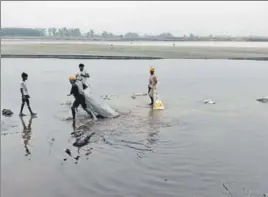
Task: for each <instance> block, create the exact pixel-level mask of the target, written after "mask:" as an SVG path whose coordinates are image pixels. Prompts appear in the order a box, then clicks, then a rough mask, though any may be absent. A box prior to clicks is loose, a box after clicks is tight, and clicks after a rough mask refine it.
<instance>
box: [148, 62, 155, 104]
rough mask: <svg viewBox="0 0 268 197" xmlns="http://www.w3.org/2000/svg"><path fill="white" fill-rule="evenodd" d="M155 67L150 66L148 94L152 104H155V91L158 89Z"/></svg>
mask: <svg viewBox="0 0 268 197" xmlns="http://www.w3.org/2000/svg"><path fill="white" fill-rule="evenodd" d="M154 71H155V68H154V67H153V66H151V67H150V78H149V85H148V96H149V97H150V99H151V103H150V105H153V104H154V92H155V90H156V84H157V78H156V76H155V74H154Z"/></svg>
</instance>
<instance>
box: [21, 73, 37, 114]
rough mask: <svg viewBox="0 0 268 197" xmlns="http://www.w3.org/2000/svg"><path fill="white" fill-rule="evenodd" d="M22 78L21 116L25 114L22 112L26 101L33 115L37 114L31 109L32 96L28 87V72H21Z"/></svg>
mask: <svg viewBox="0 0 268 197" xmlns="http://www.w3.org/2000/svg"><path fill="white" fill-rule="evenodd" d="M21 78H22V81H21V82H20V92H21V97H22V104H21V109H20V114H19V115H20V116H25V114H23V113H22V111H23V108H24V105H25V103H26V104H27V106H28V109H29V111H30V113H31V115H32V116H36V113H34V112H33V111H32V109H31V106H30V100H29V98H30V96H29V93H28V88H27V83H26V81H27V79H28V74H26V73H24V72H23V73H22V74H21Z"/></svg>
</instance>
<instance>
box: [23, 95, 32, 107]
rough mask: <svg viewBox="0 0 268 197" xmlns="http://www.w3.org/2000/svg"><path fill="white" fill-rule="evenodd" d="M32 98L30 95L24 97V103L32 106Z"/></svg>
mask: <svg viewBox="0 0 268 197" xmlns="http://www.w3.org/2000/svg"><path fill="white" fill-rule="evenodd" d="M29 98H30V96H29V95H25V96H24V97H22V98H21V101H22V103H27V105H30V100H29Z"/></svg>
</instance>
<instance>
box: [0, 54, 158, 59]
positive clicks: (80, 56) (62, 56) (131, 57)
mask: <svg viewBox="0 0 268 197" xmlns="http://www.w3.org/2000/svg"><path fill="white" fill-rule="evenodd" d="M1 57H2V58H45V59H47V58H54V59H108V60H112V59H116V60H135V59H136V60H153V59H162V58H159V57H139V56H101V55H45V54H41V55H20V54H3V55H1Z"/></svg>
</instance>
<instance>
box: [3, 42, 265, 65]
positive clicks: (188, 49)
mask: <svg viewBox="0 0 268 197" xmlns="http://www.w3.org/2000/svg"><path fill="white" fill-rule="evenodd" d="M1 56H2V58H16V57H17V58H61V59H236V60H263V61H265V60H267V59H268V48H261V47H241V46H240V47H229V46H225V47H223V46H219V47H218V46H217V47H215V46H179V45H178V46H177V45H173V46H172V45H171V46H142V45H140V46H138V45H119V44H117V45H115V44H89V43H85V44H74V43H35V44H29V43H28V44H27V43H20V44H2V45H1Z"/></svg>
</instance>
